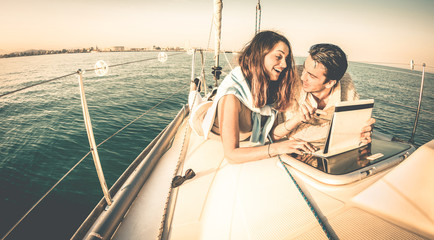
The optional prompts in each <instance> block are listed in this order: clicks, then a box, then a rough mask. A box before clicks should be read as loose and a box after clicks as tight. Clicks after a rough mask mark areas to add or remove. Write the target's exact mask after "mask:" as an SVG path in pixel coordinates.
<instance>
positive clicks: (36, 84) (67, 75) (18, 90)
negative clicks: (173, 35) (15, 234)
mask: <svg viewBox="0 0 434 240" xmlns="http://www.w3.org/2000/svg"><path fill="white" fill-rule="evenodd" d="M182 53H183V52H180V53H175V54H171V55H168V56H175V55H178V54H182ZM154 59H155V57H152V58H146V59H142V60H136V61H131V62H125V63H119V64H114V65H110V66H108V67H118V66H122V65H127V64H131V63H138V62H145V61H149V60H154ZM93 70H95V68H90V69H86V70H84V71H93ZM75 74H77V72H73V73H69V74H66V75H63V76H60V77H55V78H52V79H48V80H44V81H42V82H38V83H35V84H32V85H29V86H26V87H22V88H19V89H16V90H13V91H10V92H7V93H3V94H0V98H2V97H4V96H7V95H10V94H13V93H16V92H20V91H23V90H25V89H28V88H31V87H35V86H38V85H41V84H45V83H49V82H52V81H54V80H58V79H61V78H65V77H69V76H72V75H75Z"/></svg>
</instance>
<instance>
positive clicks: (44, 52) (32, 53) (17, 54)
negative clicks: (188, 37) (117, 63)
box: [0, 46, 186, 58]
mask: <svg viewBox="0 0 434 240" xmlns="http://www.w3.org/2000/svg"><path fill="white" fill-rule="evenodd" d="M155 51H186V50H185V49H184V48H181V47H164V48H163V47H158V46H153V47H152V48H125V47H124V46H114V47H109V48H102V49H100V48H98V47H95V48H94V47H90V48H77V49H62V50H45V49H38V50H36V49H30V50H26V51H22V52H12V53H7V54H2V55H0V58H11V57H24V56H37V55H49V54H66V53H95V52H155Z"/></svg>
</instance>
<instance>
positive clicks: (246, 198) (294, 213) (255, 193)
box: [114, 123, 434, 239]
mask: <svg viewBox="0 0 434 240" xmlns="http://www.w3.org/2000/svg"><path fill="white" fill-rule="evenodd" d="M179 129H180V130H179V131H178V134H177V135H176V137H175V140H174V142H173V144H172V148H171V149H170V150H169V151H168V152H167V153H166V154H165V155H164V157H163V158H162V159H161V160H160V163H159V164H158V165H157V166H156V168H155V170H154V172H153V173H152V175H151V176H150V178H149V179H148V182H147V183H146V184H145V186H144V187H143V189H142V191H141V192H140V193H139V195H138V197H137V199H136V200H135V202H134V204H133V205H132V207H131V209H130V210H129V213H128V214H127V215H126V217H125V219H124V221H123V223H122V224H121V226H120V227H119V229H118V231H117V232H116V234H115V236H114V239H156V238H158V235H159V234H160V226H161V220H162V215H163V213H164V208H165V203H166V199H167V193H168V191H169V189H170V182H171V179H172V177H173V173H174V170H175V166H176V162H177V161H178V159H179V156H180V155H181V154H180V150H181V148H182V145H183V144H182V142H183V139H184V135H185V131H186V130H187V128H186V125H185V123H184V124H183V125H182V126H181V127H180V128H179ZM187 139H188V138H187ZM422 148H423V147H422ZM433 148H434V141H432V142H431V143H429V146H428V147H425V148H424V149H421V150H422V151H420V152H422V153H421V154H420V155H422V157H420V156H417V154H416V153H417V152H419V151H417V152H416V153H415V154H414V155H416V157H418V158H417V159H416V160H414V159H411V158H412V157H413V155H412V156H411V157H410V158H409V159H407V160H406V161H404V163H402V164H401V165H399V166H398V167H396V168H395V169H393V170H392V171H390V170H387V171H382V172H380V173H377V174H375V175H373V176H370V177H368V178H365V179H363V180H361V181H358V182H355V183H351V184H346V185H341V186H332V185H327V184H324V183H320V182H318V181H316V180H314V179H313V178H310V177H309V176H307V175H305V174H303V173H301V172H298V171H297V170H295V169H293V168H291V167H289V168H290V171H291V173H292V174H293V175H294V177H296V179H297V182H298V183H299V184H300V185H301V187H302V189H303V191H305V193H306V195H307V196H308V197H309V198H310V199H311V201H312V203H313V205H314V206H315V207H316V208H317V209H318V211H319V214H320V215H322V216H325V218H324V219H325V220H326V223H327V225H329V229H331V232H332V234H334V235H335V236H337V237H338V238H339V239H429V238H434V230H433V229H434V221H433V218H434V210H433V204H430V203H432V202H433V199H434V196H433V195H434V194H433V193H432V191H431V192H424V193H420V192H418V188H417V187H415V185H417V184H418V183H424V184H426V185H425V186H423V189H434V178H433V177H432V176H430V172H429V170H432V169H434V161H433V159H432V158H433V157H432V156H433V151H434V150H433ZM189 168H191V169H193V170H194V171H195V172H196V176H195V177H194V178H193V179H191V180H187V181H186V182H184V183H183V184H182V185H181V186H180V187H178V188H176V189H174V190H173V191H172V193H173V195H172V199H171V201H173V202H171V204H169V206H171V207H170V208H169V210H170V211H169V212H168V215H167V216H168V220H166V221H167V222H169V223H171V225H170V226H169V228H167V229H165V231H164V235H163V238H166V237H167V238H169V239H327V238H326V235H325V234H324V232H323V231H322V229H321V227H320V225H319V224H318V222H317V220H316V219H315V217H314V215H313V213H312V212H311V210H310V209H309V207H308V205H307V204H306V202H305V200H304V199H303V197H302V196H301V195H300V193H299V191H298V190H297V188H296V186H295V185H294V183H293V182H292V180H291V179H290V177H289V175H288V174H287V172H286V171H285V170H284V168H283V167H282V165H281V164H280V162H279V160H278V158H276V157H275V158H271V159H264V160H262V161H256V162H252V163H245V164H237V165H231V164H228V162H227V161H226V160H225V159H224V157H223V150H222V146H221V142H219V141H216V140H206V141H204V140H203V139H202V138H201V137H198V136H196V135H195V134H194V133H192V134H191V137H190V138H189V143H188V150H187V154H186V160H185V162H184V163H183V164H181V166H180V172H182V175H183V174H184V172H185V170H186V169H189ZM407 169H412V170H411V171H410V172H409V171H407ZM398 175H399V176H400V177H402V178H412V177H413V176H414V175H417V177H416V178H412V179H414V180H413V181H411V180H409V181H405V183H407V184H404V185H401V183H400V182H399V179H400V178H399V177H398ZM398 183H399V184H398ZM418 194H419V195H418ZM421 194H422V195H421ZM396 195H397V196H396ZM413 196H414V198H415V199H413ZM418 199H423V201H419V200H418ZM404 210H405V211H404ZM419 223H420V224H419Z"/></svg>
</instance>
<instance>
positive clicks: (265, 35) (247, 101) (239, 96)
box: [202, 31, 315, 163]
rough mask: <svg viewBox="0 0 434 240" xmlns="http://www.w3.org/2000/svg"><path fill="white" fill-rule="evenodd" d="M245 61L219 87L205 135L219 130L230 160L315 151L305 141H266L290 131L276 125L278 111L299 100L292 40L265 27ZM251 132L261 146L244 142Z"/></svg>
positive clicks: (249, 47) (249, 46)
mask: <svg viewBox="0 0 434 240" xmlns="http://www.w3.org/2000/svg"><path fill="white" fill-rule="evenodd" d="M239 65H240V66H239V67H236V68H235V69H233V70H232V71H231V73H230V74H229V75H228V76H226V78H225V79H224V80H223V82H222V83H221V85H220V86H219V88H218V90H217V94H216V96H215V99H214V102H213V105H212V106H211V108H210V109H209V110H208V112H207V114H206V116H205V119H204V122H203V124H202V130H203V133H204V136H205V138H207V137H208V135H209V132H213V133H216V134H219V135H220V137H221V140H222V143H223V149H224V155H225V157H226V158H227V160H228V161H229V162H230V163H243V162H248V161H255V160H260V159H265V158H270V157H273V156H276V155H279V154H285V153H297V154H302V153H303V152H313V151H315V149H314V147H313V146H312V145H310V144H309V143H307V142H305V141H301V140H286V141H280V142H276V143H271V144H266V145H264V143H265V141H266V138H267V136H268V135H270V136H271V138H273V140H280V139H281V138H282V137H283V136H285V135H286V134H287V133H288V131H287V130H286V129H285V128H284V126H283V124H280V125H278V126H276V124H275V122H276V121H275V120H276V114H277V111H284V110H285V109H286V108H287V107H288V106H289V105H290V102H291V100H293V99H292V98H291V92H292V85H293V83H294V80H295V71H294V58H293V55H292V51H291V47H290V44H289V41H288V40H287V39H286V38H285V37H284V36H282V35H280V34H278V33H276V32H272V31H264V32H260V33H258V34H257V35H256V36H255V37H254V38H253V40H252V41H251V42H250V43H248V44H247V45H246V46H245V47H244V49H243V51H242V53H241V55H240V57H239ZM246 135H249V136H250V141H251V142H253V143H257V145H259V146H251V147H240V140H243V139H244V138H245V137H246Z"/></svg>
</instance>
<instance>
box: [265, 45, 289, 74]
mask: <svg viewBox="0 0 434 240" xmlns="http://www.w3.org/2000/svg"><path fill="white" fill-rule="evenodd" d="M288 54H289V47H288V45H286V44H285V43H283V42H278V43H277V44H276V45H274V47H273V49H271V51H270V52H269V53H268V54H267V55H265V58H264V67H265V71H266V72H267V74H268V76H269V77H270V80H271V81H277V79H279V76H280V74H281V73H282V71H283V70H285V68H286V67H287V65H286V57H287V56H288Z"/></svg>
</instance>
